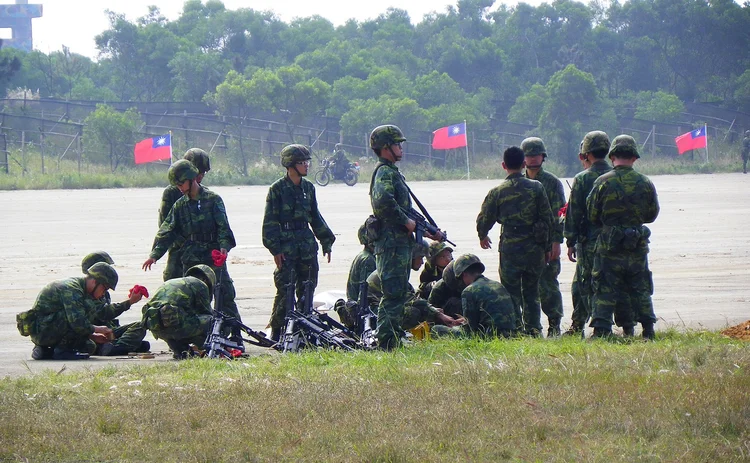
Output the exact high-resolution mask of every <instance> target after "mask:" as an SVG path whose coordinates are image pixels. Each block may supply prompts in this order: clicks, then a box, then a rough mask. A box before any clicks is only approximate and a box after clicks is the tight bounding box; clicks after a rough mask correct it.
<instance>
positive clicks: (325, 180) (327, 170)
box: [315, 159, 359, 186]
mask: <svg viewBox="0 0 750 463" xmlns="http://www.w3.org/2000/svg"><path fill="white" fill-rule="evenodd" d="M331 179H333V180H343V181H344V183H346V184H347V185H349V186H354V185H355V184H356V183H357V181H358V180H359V163H358V162H350V163H349V166H348V167H347V168H346V170H344V171H343V175H341V174H339V175H338V176H334V175H333V166H332V165H331V162H330V161H329V160H328V159H322V160H321V161H320V170H318V171H317V172H315V183H317V184H318V185H320V186H326V185H328V184H329V183H330V182H331Z"/></svg>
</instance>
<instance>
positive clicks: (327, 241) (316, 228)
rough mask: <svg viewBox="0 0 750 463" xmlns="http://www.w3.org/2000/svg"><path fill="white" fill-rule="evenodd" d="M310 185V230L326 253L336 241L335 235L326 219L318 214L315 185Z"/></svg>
mask: <svg viewBox="0 0 750 463" xmlns="http://www.w3.org/2000/svg"><path fill="white" fill-rule="evenodd" d="M310 186H311V188H310V207H311V210H310V217H311V220H310V226H311V227H312V231H313V233H314V234H315V237H316V238H318V241H320V246H321V247H322V248H323V254H328V253H329V252H331V248H332V247H333V242H334V241H336V237H335V236H334V234H333V232H332V231H331V229H330V228H329V227H328V224H327V223H326V221H325V220H324V219H323V216H322V215H321V214H320V209H319V208H318V198H317V196H316V195H315V187H313V186H312V185H310Z"/></svg>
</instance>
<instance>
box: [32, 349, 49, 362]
mask: <svg viewBox="0 0 750 463" xmlns="http://www.w3.org/2000/svg"><path fill="white" fill-rule="evenodd" d="M31 358H33V359H34V360H51V359H52V348H51V347H43V346H34V348H33V349H32V350H31Z"/></svg>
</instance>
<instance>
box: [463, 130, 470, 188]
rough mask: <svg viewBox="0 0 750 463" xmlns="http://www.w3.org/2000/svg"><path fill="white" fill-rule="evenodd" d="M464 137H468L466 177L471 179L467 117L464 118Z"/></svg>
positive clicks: (467, 138)
mask: <svg viewBox="0 0 750 463" xmlns="http://www.w3.org/2000/svg"><path fill="white" fill-rule="evenodd" d="M464 137H466V179H467V180H471V170H470V169H469V130H468V129H467V128H466V119H464Z"/></svg>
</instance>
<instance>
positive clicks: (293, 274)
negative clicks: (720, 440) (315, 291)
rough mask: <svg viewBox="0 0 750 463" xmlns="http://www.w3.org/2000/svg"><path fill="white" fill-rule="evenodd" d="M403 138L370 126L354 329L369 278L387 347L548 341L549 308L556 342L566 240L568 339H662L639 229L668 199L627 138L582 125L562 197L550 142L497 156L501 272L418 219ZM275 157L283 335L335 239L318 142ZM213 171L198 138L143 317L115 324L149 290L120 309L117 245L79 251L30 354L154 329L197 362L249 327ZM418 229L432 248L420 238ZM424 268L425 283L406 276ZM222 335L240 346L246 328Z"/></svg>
mask: <svg viewBox="0 0 750 463" xmlns="http://www.w3.org/2000/svg"><path fill="white" fill-rule="evenodd" d="M405 141H406V137H405V136H404V134H403V132H401V130H400V129H399V128H398V127H396V126H394V125H383V126H379V127H376V128H375V129H374V130H373V131H372V133H371V136H370V148H371V149H372V150H373V152H374V154H375V155H376V156H377V158H378V162H377V164H376V167H375V169H374V171H373V174H372V178H371V182H370V200H371V205H372V211H373V213H372V215H371V216H370V217H369V218H368V219H367V220H366V221H365V223H364V224H363V225H362V226H361V227H360V228H359V230H358V238H359V241H360V243H361V244H362V245H363V246H364V248H363V250H362V252H361V253H360V254H358V255H357V257H356V258H355V259H354V261H353V262H352V265H351V269H350V273H349V280H348V282H347V298H348V301H343V300H342V301H340V303H337V304H336V311H337V313H338V314H339V316H340V318H341V320H342V321H343V322H344V324H346V325H347V326H349V327H352V328H353V327H354V326H356V324H357V320H356V318H357V314H358V313H359V311H360V310H361V307H358V304H357V301H358V299H359V296H360V292H361V290H362V288H363V286H366V287H367V289H368V295H369V302H368V305H371V306H372V308H373V311H374V312H376V313H377V341H378V346H379V347H380V348H381V349H384V350H390V349H393V348H396V347H398V346H400V345H402V344H403V343H404V342H407V341H406V339H407V337H408V336H407V335H406V332H407V330H410V329H413V328H415V327H418V326H422V327H423V329H424V327H430V328H428V329H430V330H431V331H432V333H434V335H435V336H464V335H480V336H501V337H509V336H515V335H519V334H525V335H530V336H539V337H540V336H541V335H542V326H541V312H542V311H543V312H544V313H545V314H546V316H547V319H548V325H549V328H548V331H547V336H548V337H550V336H557V335H560V334H561V332H560V331H561V328H560V324H561V320H562V317H563V310H562V296H561V294H560V287H559V283H558V281H557V279H558V275H559V273H560V255H561V244H562V243H563V240H564V239H567V247H568V252H567V255H568V258H569V259H570V260H571V261H573V262H576V274H575V279H574V282H573V288H572V289H573V291H572V292H573V298H574V311H573V316H572V325H571V328H570V330H568V331H567V332H566V333H565V334H577V333H580V334H583V332H584V326H585V324H586V323H587V321H588V319H589V318H591V319H592V322H591V326H592V327H593V328H594V333H593V335H594V336H595V337H604V336H610V335H611V334H612V324H613V323H617V325H618V326H621V327H622V328H623V332H624V334H625V335H626V336H632V335H633V334H634V326H635V324H636V323H641V324H642V326H643V336H644V337H645V338H653V336H654V330H653V325H654V322H655V321H656V319H655V317H654V312H653V308H652V305H651V293H652V290H653V285H652V282H651V273H650V272H649V270H648V262H647V253H648V237H649V235H650V231H649V230H648V228H647V227H646V226H645V225H644V224H646V223H650V222H653V221H654V220H655V218H656V216H657V214H658V210H659V207H658V201H657V197H656V191H655V189H654V187H653V185H652V183H651V182H650V181H649V180H648V178H647V177H645V176H643V175H641V174H639V173H637V172H636V171H634V170H633V167H632V166H633V163H634V162H635V161H636V160H637V159H638V158H639V154H638V150H637V145H636V143H635V141H634V140H633V139H632V138H631V137H629V136H627V135H620V136H618V137H617V138H615V139H614V141H613V142H612V143H611V144H610V141H609V138H608V136H607V135H606V134H605V133H604V132H598V131H596V132H590V133H588V134H586V136H585V137H584V139H583V141H582V142H581V149H580V159H581V162H582V164H583V166H584V167H585V168H586V170H584V171H583V172H581V173H579V174H578V175H577V176H576V177H575V180H574V183H573V186H572V189H571V193H570V201H569V202H568V203H567V204H566V202H565V193H564V189H563V186H562V183H561V182H560V180H559V179H557V177H555V176H554V175H552V174H551V173H548V172H546V171H545V170H544V168H543V163H544V161H545V159H546V157H547V152H546V148H545V146H544V142H543V141H542V140H541V139H539V138H536V137H532V138H527V139H526V140H524V141H523V143H522V144H521V146H520V147H510V148H508V149H507V150H505V152H504V153H503V160H502V166H503V168H504V169H505V170H506V172H507V173H508V176H507V178H506V179H505V180H504V181H503V182H502V183H501V184H500V185H498V186H497V187H495V188H493V189H492V190H491V191H490V192H489V193H488V194H487V196H486V198H485V200H484V202H483V203H482V207H481V210H480V212H479V215H478V217H477V221H476V227H477V233H478V237H479V244H480V246H481V247H482V248H483V249H489V248H490V247H491V243H492V241H491V240H490V238H489V236H488V233H489V231H490V229H491V228H492V227H493V225H494V224H495V223H499V224H501V226H502V231H501V234H500V239H499V243H498V251H499V252H500V268H499V274H500V281H499V282H498V281H494V280H492V279H490V278H487V277H486V276H485V275H484V272H485V266H484V264H483V263H482V262H481V260H480V259H479V258H478V257H477V256H476V255H473V254H464V255H461V256H459V257H457V258H456V259H455V260H454V259H453V255H452V253H453V248H451V247H450V246H448V245H447V244H446V243H445V242H444V240H445V235H444V233H443V232H442V231H440V229H438V228H436V227H433V228H431V229H430V228H424V227H423V225H424V224H420V223H417V222H415V220H414V219H413V218H411V217H414V215H413V214H408V213H409V211H411V210H412V207H413V206H412V198H414V200H415V201H416V202H417V204H418V205H419V207H420V208H422V206H421V203H419V202H418V200H417V199H416V197H415V196H414V194H413V193H412V192H411V190H410V189H409V187H408V185H407V183H406V180H405V179H404V177H403V175H402V174H401V173H400V171H399V169H398V167H397V165H396V163H398V162H399V161H400V160H401V159H402V157H403V153H404V152H403V146H402V144H403V143H404V142H405ZM607 156H609V158H610V160H611V161H612V165H613V166H614V167H613V168H612V167H610V166H609V164H607V162H606V160H605V158H606V157H607ZM280 157H281V164H282V166H283V167H284V168H285V169H286V174H285V175H284V176H283V177H282V178H280V179H279V180H277V181H276V182H274V183H273V184H272V185H271V186H270V188H269V190H268V195H267V197H266V206H265V211H264V216H263V227H262V236H263V245H264V246H265V247H266V248H267V249H268V250H269V252H270V253H271V255H272V256H273V260H274V263H275V269H274V273H273V279H274V284H275V286H276V296H275V298H274V303H273V310H272V315H271V318H270V321H269V327H270V328H271V340H272V341H276V342H277V341H279V339H280V337H281V335H282V334H283V330H284V326H285V319H286V310H287V309H286V307H287V306H286V303H285V296H286V288H287V287H288V286H290V285H294V287H295V290H296V295H297V299H300V298H302V297H303V293H304V291H305V282H308V283H307V284H308V285H310V284H312V286H313V288H314V287H315V286H316V285H317V280H318V272H319V266H318V251H319V248H320V247H322V251H323V254H324V256H326V258H327V261H328V262H330V260H331V249H332V246H333V243H334V241H335V239H336V238H335V236H334V234H333V232H332V231H331V229H330V228H329V227H328V225H327V224H326V222H325V220H324V219H323V216H322V215H321V212H320V210H319V207H318V202H317V198H316V193H315V188H314V186H313V184H312V183H311V182H310V181H308V180H307V179H306V178H305V177H306V176H307V174H308V169H309V166H310V160H311V155H310V150H309V149H308V148H307V147H306V146H304V145H298V144H291V145H287V146H285V147H284V148H283V149H282V150H281V153H280ZM210 168H211V167H210V160H209V157H208V155H207V154H206V153H205V152H204V151H203V150H201V149H197V148H193V149H190V150H188V151H187V153H185V156H184V159H181V160H179V161H176V162H174V163H173V164H172V166H171V167H170V168H169V172H168V177H169V181H170V186H169V187H167V188H166V189H165V190H164V193H163V195H162V203H161V207H160V210H159V229H158V231H157V233H156V236H155V239H154V242H153V245H152V249H151V252H150V253H149V256H148V258H147V259H146V261H145V262H144V263H143V265H142V267H143V269H144V270H149V269H151V266H152V265H153V264H154V263H155V262H156V261H157V260H158V259H160V258H161V257H163V256H164V254H167V255H168V258H167V264H166V266H165V270H164V274H163V277H164V284H163V285H162V286H161V287H159V288H158V289H157V290H156V291H155V293H154V294H153V296H151V298H150V300H149V301H148V303H147V304H145V306H144V307H143V309H142V318H141V320H140V321H138V322H136V323H132V324H129V325H126V326H119V323H117V320H116V318H117V317H118V316H119V315H120V314H121V313H123V312H124V311H125V310H128V309H129V308H130V306H131V305H133V304H135V303H137V302H139V301H140V300H141V298H142V297H143V296H144V295H147V292H146V291H145V290H144V289H143V288H142V287H138V286H135V287H134V288H133V289H132V290H131V291H130V295H129V298H128V300H126V301H124V302H121V303H112V302H111V300H110V296H109V294H108V290H109V289H115V287H116V285H117V282H118V275H117V272H116V270H115V268H114V267H113V264H114V262H113V260H112V258H111V257H110V256H109V255H108V254H107V253H106V252H103V251H99V252H95V253H92V254H90V255H88V256H86V257H85V258H84V260H83V263H82V270H83V272H84V277H82V278H71V279H67V280H62V281H57V282H53V283H51V284H49V285H47V286H46V287H45V288H44V289H43V290H42V291H41V292H40V294H39V296H38V297H37V300H36V302H35V303H34V305H33V307H32V308H31V310H29V311H27V312H23V313H21V314H19V315H18V316H17V322H18V329H19V332H21V334H22V335H24V336H30V337H31V340H32V342H33V343H34V348H33V350H32V358H34V359H63V360H72V359H83V358H88V357H89V355H123V354H125V353H128V352H139V351H148V350H149V347H150V346H149V344H148V342H146V341H143V339H144V336H145V334H146V331H147V330H149V331H151V332H152V334H153V335H154V337H156V338H158V339H163V340H165V341H166V342H167V344H168V345H169V347H170V349H171V350H172V351H173V353H174V356H175V358H186V357H189V356H191V355H196V353H197V352H198V351H199V350H200V347H202V343H203V342H204V340H205V339H206V335H207V333H208V331H209V329H210V326H209V325H210V323H211V318H212V315H213V314H214V311H218V312H221V313H222V314H224V315H226V316H229V317H232V318H235V319H236V320H237V321H240V314H239V311H238V309H237V305H236V303H235V289H234V285H233V282H232V279H231V277H230V276H229V273H228V270H227V266H226V263H225V261H226V257H227V253H228V252H229V251H230V250H231V249H232V248H233V247H234V246H235V245H236V242H235V239H234V234H233V233H232V230H231V228H230V226H229V221H228V219H227V214H226V209H225V207H224V203H223V200H222V198H221V197H220V196H219V195H218V194H216V193H215V192H213V191H211V190H209V189H208V188H206V187H205V186H203V185H202V183H201V182H202V180H203V177H204V175H205V174H206V173H207V172H208V171H210ZM423 212H426V211H424V210H423ZM563 218H564V219H565V220H562V219H563ZM418 227H422V228H419V230H418ZM430 230H432V231H430ZM415 231H419V233H415ZM419 235H424V236H425V237H427V238H428V239H430V240H433V242H432V243H431V244H428V243H427V241H426V240H423V239H420V240H419V241H417V240H416V239H415V237H416V236H419ZM318 243H320V246H319V245H318ZM425 258H427V262H426V263H424V259H425ZM423 265H424V269H423V270H422V273H421V275H420V286H419V288H418V289H416V290H415V289H414V288H413V287H412V286H411V285H410V284H409V276H410V272H411V271H414V270H419V269H420V268H421V267H422V266H423ZM212 301H214V306H213V307H212ZM613 317H614V320H613ZM227 335H228V336H230V337H234V339H236V340H238V341H239V343H240V344H241V336H240V333H228V334H227ZM195 346H197V348H196V347H195Z"/></svg>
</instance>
